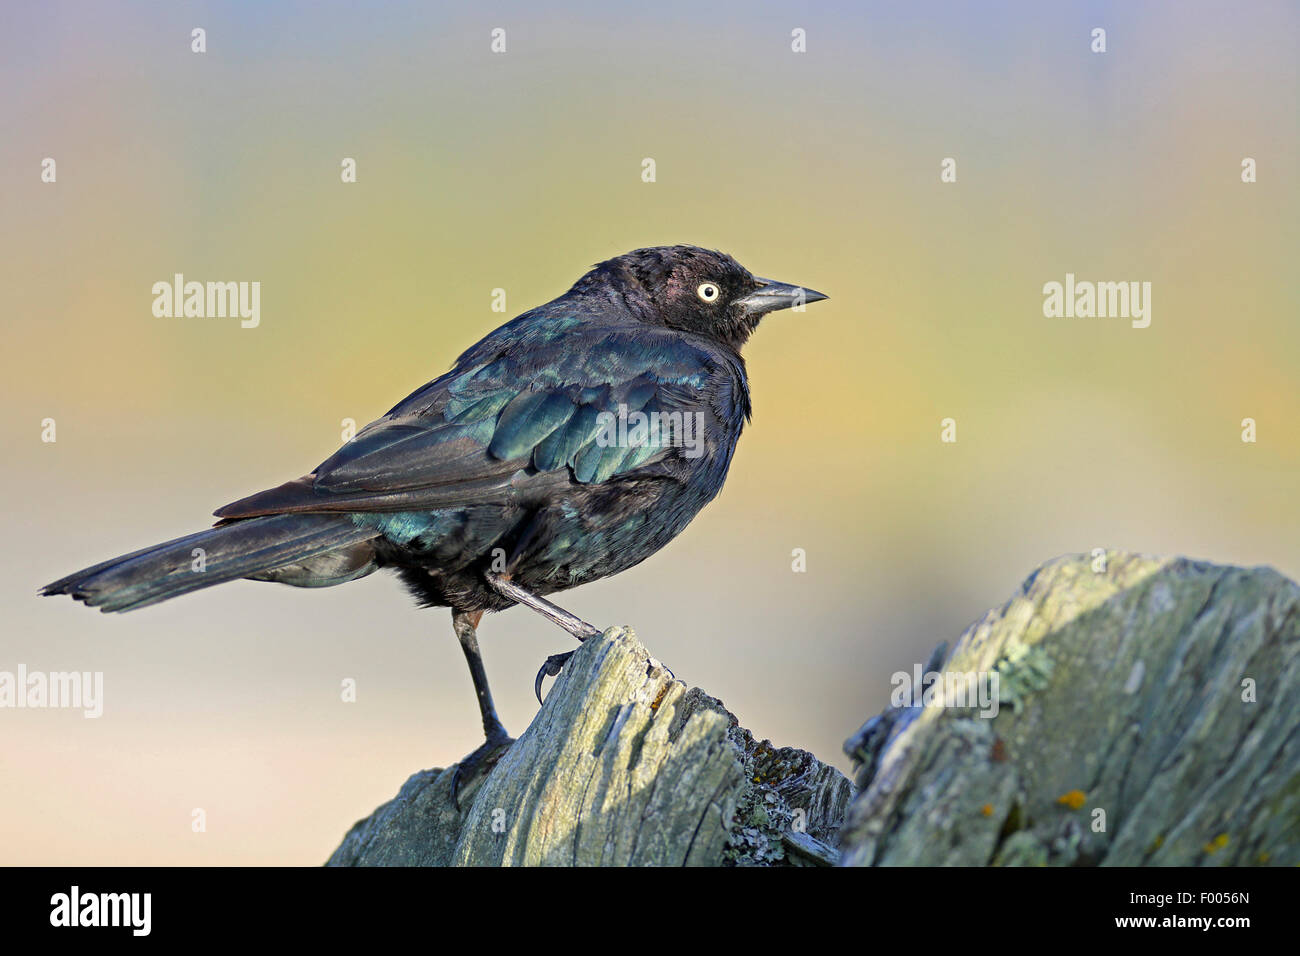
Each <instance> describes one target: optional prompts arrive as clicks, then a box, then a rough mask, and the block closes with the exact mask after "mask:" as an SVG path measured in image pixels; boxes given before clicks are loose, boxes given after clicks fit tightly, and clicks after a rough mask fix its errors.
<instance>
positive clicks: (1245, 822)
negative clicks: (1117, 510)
mask: <svg viewBox="0 0 1300 956" xmlns="http://www.w3.org/2000/svg"><path fill="white" fill-rule="evenodd" d="M942 669H943V670H944V671H946V672H959V673H967V672H984V673H988V672H993V671H996V672H997V673H998V675H999V684H1000V689H1001V694H1000V696H1001V707H1000V710H999V712H998V714H997V716H996V717H994V718H992V719H982V718H979V717H975V716H972V714H971V713H970V712H969V711H961V710H956V709H949V708H943V707H922V708H919V709H918V708H907V709H893V710H889V711H886V712H885V713H883V714H881V716H880V717H877V718H875V719H874V720H872V721H868V723H867V724H866V725H865V726H864V727H863V728H862V730H861V731H859V733H858V735H857V736H856V737H854V738H853V739H851V740H850V741H849V743H848V744H847V745H846V750H849V751H850V752H851V753H852V754H853V755H854V756H856V758H857V759H858V760H859V761H860V770H859V774H858V782H859V784H860V785H861V788H862V792H861V794H860V795H859V796H858V798H857V800H856V801H855V803H854V806H853V808H852V810H851V811H850V814H849V820H848V821H847V822H846V825H845V827H844V829H843V832H842V850H843V862H844V863H846V864H850V865H856V866H863V865H872V864H874V865H880V864H886V865H887V864H922V865H934V864H955V865H968V866H969V865H977V866H978V865H985V864H995V865H997V864H1039V865H1041V864H1050V865H1060V866H1070V865H1088V864H1105V865H1120V866H1136V865H1174V864H1180V865H1206V866H1223V865H1233V864H1237V865H1240V864H1265V863H1271V864H1292V865H1294V864H1296V863H1300V588H1297V586H1296V585H1295V583H1294V582H1292V581H1289V580H1287V579H1286V578H1283V577H1282V576H1281V575H1279V574H1278V573H1277V572H1275V571H1273V570H1271V569H1268V568H1256V569H1252V570H1245V569H1241V568H1231V567H1220V566H1217V565H1212V564H1204V563H1199V562H1194V561H1188V560H1186V559H1157V558H1147V557H1141V556H1137V555H1129V554H1116V553H1110V554H1108V555H1105V556H1104V557H1103V558H1099V559H1096V560H1094V559H1091V558H1084V557H1074V558H1062V559H1060V560H1057V561H1053V562H1050V563H1049V564H1047V565H1045V566H1044V567H1042V568H1040V569H1039V570H1038V571H1037V572H1035V573H1034V574H1033V575H1031V576H1030V577H1029V579H1028V580H1027V581H1025V583H1024V584H1023V585H1022V586H1021V589H1020V592H1019V593H1018V594H1016V595H1015V596H1014V597H1013V598H1012V599H1011V600H1010V601H1009V602H1007V604H1005V605H1003V607H1001V608H1000V609H998V610H995V611H990V612H989V613H988V614H986V615H985V616H984V618H983V619H982V620H980V621H977V622H976V623H975V624H974V625H972V626H971V627H970V629H969V630H967V631H966V633H965V634H964V635H962V637H961V640H960V641H958V642H957V645H956V647H955V648H954V650H953V653H952V655H951V656H950V657H949V659H948V660H947V661H946V663H945V664H944V667H943V668H942Z"/></svg>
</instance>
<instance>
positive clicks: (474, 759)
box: [451, 727, 515, 810]
mask: <svg viewBox="0 0 1300 956" xmlns="http://www.w3.org/2000/svg"><path fill="white" fill-rule="evenodd" d="M514 742H515V739H514V738H513V737H511V736H510V735H509V734H507V733H506V730H505V728H504V727H502V728H500V732H499V733H493V734H490V735H488V739H487V740H486V741H484V743H483V746H481V747H479V748H478V749H477V750H475V751H474V752H473V753H472V754H470V755H469V756H467V757H464V758H463V759H462V760H461V762H460V763H458V764H456V772H455V773H454V774H453V775H452V778H451V802H452V803H453V804H455V805H456V809H457V810H459V809H460V792H461V788H462V787H465V786H467V785H469V784H471V783H473V782H474V781H475V780H477V779H478V778H479V777H480V776H481V777H486V776H487V775H488V773H490V772H491V770H492V768H493V767H495V766H496V765H497V761H498V760H500V759H501V758H502V757H504V756H505V753H506V751H507V750H509V749H510V747H511V745H512V744H513V743H514Z"/></svg>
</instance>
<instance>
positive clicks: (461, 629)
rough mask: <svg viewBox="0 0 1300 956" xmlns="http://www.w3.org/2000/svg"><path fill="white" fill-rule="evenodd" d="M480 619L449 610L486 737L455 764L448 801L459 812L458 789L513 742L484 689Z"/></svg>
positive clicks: (480, 614)
mask: <svg viewBox="0 0 1300 956" xmlns="http://www.w3.org/2000/svg"><path fill="white" fill-rule="evenodd" d="M482 618H483V612H482V611H452V613H451V623H452V627H454V628H455V630H456V637H457V638H459V639H460V648H461V650H463V651H464V652H465V660H466V661H467V662H468V663H469V675H470V677H471V678H472V679H473V680H474V693H475V694H476V695H477V696H478V709H479V713H480V714H481V715H482V717H483V736H484V737H486V738H487V740H486V741H485V742H484V744H483V746H482V747H479V748H478V750H475V751H474V752H473V753H472V754H470V755H469V756H468V757H466V758H465V759H464V760H462V761H461V762H460V763H458V764H457V765H456V773H455V775H454V776H453V777H452V779H451V799H452V801H453V802H454V803H455V804H456V809H457V810H459V809H460V786H461V784H462V783H463V782H464V781H466V780H469V779H472V778H473V777H474V775H475V774H476V773H477V772H478V771H479V770H480V769H482V768H483V766H485V765H486V766H487V767H491V766H492V764H495V763H496V761H497V760H498V759H499V758H500V757H501V754H502V753H504V752H505V749H506V748H508V747H509V746H510V744H512V743H514V741H513V740H512V739H511V737H510V735H509V734H508V733H506V728H505V726H504V725H503V724H502V723H501V718H499V717H498V716H497V709H496V705H495V704H493V703H492V691H491V690H489V689H488V681H487V671H486V670H484V668H483V655H482V654H481V653H480V652H479V649H478V623H479V621H480V620H482Z"/></svg>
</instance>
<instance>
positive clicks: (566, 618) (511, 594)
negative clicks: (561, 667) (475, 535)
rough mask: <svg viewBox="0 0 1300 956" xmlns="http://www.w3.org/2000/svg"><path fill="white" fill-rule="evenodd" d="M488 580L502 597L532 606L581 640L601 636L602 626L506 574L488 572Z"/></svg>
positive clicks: (525, 605)
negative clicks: (537, 593)
mask: <svg viewBox="0 0 1300 956" xmlns="http://www.w3.org/2000/svg"><path fill="white" fill-rule="evenodd" d="M486 577H487V582H488V584H490V585H491V586H492V590H494V591H496V592H497V593H498V594H500V595H501V596H502V597H507V598H509V599H510V600H512V601H514V602H515V603H516V604H522V605H523V606H524V607H528V608H532V609H533V610H534V611H536V612H537V613H538V614H540V615H541V616H542V617H544V618H546V619H547V620H548V621H550V622H551V623H552V624H558V625H559V626H560V627H562V628H564V629H565V630H566V631H568V632H569V633H570V634H572V635H573V636H574V637H576V638H577V639H578V640H579V641H585V640H587V639H588V638H592V637H600V634H601V631H600V628H598V627H595V626H594V625H591V624H588V623H587V622H586V621H584V620H582V618H580V617H577V616H576V615H573V614H570V613H569V612H568V611H566V610H565V609H564V608H562V607H560V606H559V605H557V604H552V603H551V602H550V601H548V600H546V598H542V597H538V596H537V595H536V594H534V593H533V592H531V591H525V590H524V589H523V588H521V587H520V586H519V585H517V584H514V583H513V582H511V580H510V579H509V578H508V577H506V576H505V575H501V574H495V573H493V572H491V571H488V572H486Z"/></svg>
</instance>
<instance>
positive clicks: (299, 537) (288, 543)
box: [41, 514, 376, 611]
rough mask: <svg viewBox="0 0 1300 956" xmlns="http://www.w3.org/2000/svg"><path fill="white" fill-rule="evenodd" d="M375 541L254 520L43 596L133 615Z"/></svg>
mask: <svg viewBox="0 0 1300 956" xmlns="http://www.w3.org/2000/svg"><path fill="white" fill-rule="evenodd" d="M375 535H376V532H375V530H374V529H373V528H371V529H366V528H358V527H357V526H356V525H355V524H354V523H353V522H352V520H351V519H350V518H348V517H347V516H346V515H332V514H331V515H268V516H266V517H262V518H249V519H247V520H243V521H235V522H232V523H231V524H226V525H222V526H221V527H218V528H210V529H209V530H207V531H200V532H198V533H197V534H191V535H186V536H185V537H183V538H177V539H175V540H174V541H165V542H163V543H162V544H157V545H154V546H153V547H151V548H144V549H142V550H140V551H134V552H132V553H131V554H124V555H122V556H121V557H118V558H114V559H112V560H111V561H104V562H102V563H100V564H96V565H94V566H92V567H89V568H84V569H83V570H81V571H78V572H76V573H75V574H70V575H68V576H67V577H65V578H60V579H59V580H58V581H55V582H53V583H52V584H47V585H45V587H44V588H42V589H41V593H42V594H44V595H53V594H67V595H71V596H72V597H73V598H75V599H76V600H78V601H84V602H85V603H86V604H88V605H89V606H91V607H97V608H100V609H101V610H103V611H132V610H135V609H136V608H141V607H146V606H148V605H150V604H157V603H158V602H159V601H165V600H167V599H168V598H173V597H176V596H178V595H181V594H187V593H189V592H190V591H197V590H198V589H199V588H206V587H211V586H212V585H214V584H221V583H223V582H226V581H233V580H235V579H236V578H243V577H248V576H249V575H253V574H257V573H258V572H264V571H268V570H270V569H273V568H279V567H283V566H285V565H290V564H297V563H300V562H303V561H306V560H308V559H311V558H314V557H317V556H319V555H323V554H326V553H328V552H333V551H337V550H339V549H346V548H348V547H351V546H354V545H359V544H360V543H361V542H364V541H367V540H369V539H371V538H374V537H375ZM195 549H202V551H201V552H199V553H198V554H196V550H195Z"/></svg>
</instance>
